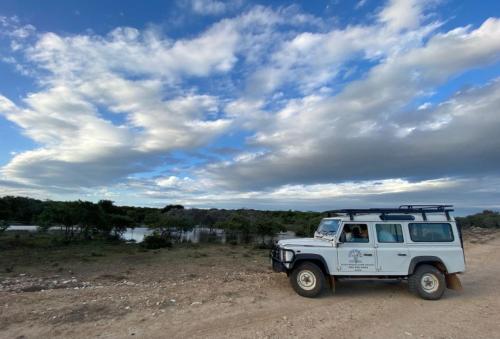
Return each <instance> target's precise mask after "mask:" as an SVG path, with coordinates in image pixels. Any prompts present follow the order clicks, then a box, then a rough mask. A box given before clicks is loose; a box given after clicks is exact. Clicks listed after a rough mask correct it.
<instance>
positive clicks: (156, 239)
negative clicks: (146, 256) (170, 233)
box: [141, 233, 172, 250]
mask: <svg viewBox="0 0 500 339" xmlns="http://www.w3.org/2000/svg"><path fill="white" fill-rule="evenodd" d="M141 247H143V248H146V249H149V250H155V249H158V248H165V247H172V242H171V241H170V239H168V238H166V237H162V236H161V235H160V234H158V233H153V234H151V235H147V236H145V237H144V240H143V241H142V242H141Z"/></svg>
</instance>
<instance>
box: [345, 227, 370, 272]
mask: <svg viewBox="0 0 500 339" xmlns="http://www.w3.org/2000/svg"><path fill="white" fill-rule="evenodd" d="M340 241H341V243H339V244H338V246H337V260H338V273H337V274H339V275H372V274H374V273H375V272H376V267H375V247H374V242H373V232H371V230H370V229H369V228H368V223H361V222H356V223H345V224H344V226H343V229H342V233H341V234H340Z"/></svg>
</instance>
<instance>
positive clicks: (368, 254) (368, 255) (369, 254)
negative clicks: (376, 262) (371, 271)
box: [363, 253, 373, 257]
mask: <svg viewBox="0 0 500 339" xmlns="http://www.w3.org/2000/svg"><path fill="white" fill-rule="evenodd" d="M363 255H364V256H365V257H371V256H372V255H373V254H371V253H365V254H363Z"/></svg>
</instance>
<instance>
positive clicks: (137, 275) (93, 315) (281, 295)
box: [0, 229, 500, 338]
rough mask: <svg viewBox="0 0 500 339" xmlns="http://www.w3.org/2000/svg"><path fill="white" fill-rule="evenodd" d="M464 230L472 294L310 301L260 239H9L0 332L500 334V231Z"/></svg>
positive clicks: (364, 289) (349, 288)
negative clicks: (12, 242)
mask: <svg viewBox="0 0 500 339" xmlns="http://www.w3.org/2000/svg"><path fill="white" fill-rule="evenodd" d="M465 235H466V242H465V245H466V250H467V251H466V254H467V263H468V272H467V273H466V274H465V275H463V276H462V280H463V283H464V287H465V291H464V292H463V293H462V294H458V293H456V292H453V291H448V292H447V294H446V295H445V297H444V298H443V299H442V300H441V301H437V302H428V301H423V300H420V299H418V298H416V297H414V296H412V295H410V294H409V293H408V292H407V291H406V284H405V283H401V284H397V285H394V284H387V283H383V282H356V283H349V284H348V283H341V284H339V286H338V289H337V293H336V294H335V295H333V296H332V295H331V294H330V293H325V295H324V296H323V297H322V298H319V299H313V300H311V299H304V298H302V297H299V296H297V295H296V294H295V293H294V292H293V291H292V289H291V288H290V287H289V284H288V281H287V279H286V276H285V275H284V274H276V273H273V272H271V271H270V269H269V264H268V258H267V251H265V250H259V249H255V248H253V247H250V246H229V245H200V246H195V245H189V246H176V247H174V248H172V249H161V250H155V251H144V250H141V249H140V248H139V247H137V246H133V245H132V246H130V245H124V244H119V243H118V244H102V243H101V244H96V243H83V244H73V245H69V246H66V247H64V248H58V249H54V248H50V246H49V247H45V248H44V247H43V246H35V245H34V244H32V245H31V247H30V246H28V247H20V246H17V247H13V248H3V249H2V256H1V258H0V269H1V270H2V272H1V273H0V333H1V335H0V337H2V338H47V337H61V338H68V337H72V338H80V337H81V338H92V337H104V338H123V337H132V336H134V337H148V338H150V337H152V338H160V337H179V338H181V337H183V338H184V337H194V336H197V337H306V336H312V337H325V338H326V337H332V336H337V337H405V338H408V337H412V336H416V337H420V336H422V337H434V338H444V337H469V336H475V337H479V338H480V337H484V338H491V337H493V336H496V335H497V334H498V331H499V330H500V329H499V323H500V316H499V315H498V312H497V310H498V309H499V308H500V297H499V295H500V283H499V281H498V275H499V274H500V265H499V262H500V260H499V259H500V254H499V251H498V249H499V246H500V237H499V236H498V232H497V231H493V230H488V231H485V230H476V229H471V230H468V231H467V232H466V234H465ZM382 320H383V321H382ZM333 334H335V335H333Z"/></svg>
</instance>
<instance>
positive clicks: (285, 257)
mask: <svg viewBox="0 0 500 339" xmlns="http://www.w3.org/2000/svg"><path fill="white" fill-rule="evenodd" d="M293 256H294V253H293V251H292V250H287V249H284V248H281V249H280V259H281V261H282V262H292V260H293Z"/></svg>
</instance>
